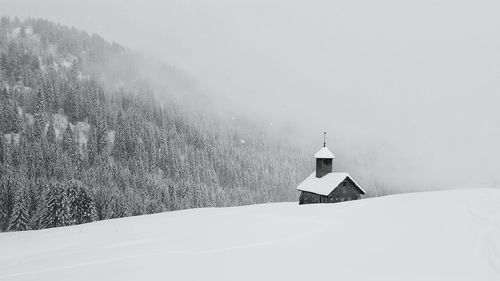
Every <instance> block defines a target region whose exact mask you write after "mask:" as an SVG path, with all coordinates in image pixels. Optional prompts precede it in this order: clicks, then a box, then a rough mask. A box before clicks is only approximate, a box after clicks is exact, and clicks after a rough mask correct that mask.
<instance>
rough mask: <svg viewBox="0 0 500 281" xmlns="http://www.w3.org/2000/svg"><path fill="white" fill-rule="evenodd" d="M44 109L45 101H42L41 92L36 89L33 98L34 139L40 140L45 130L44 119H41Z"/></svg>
mask: <svg viewBox="0 0 500 281" xmlns="http://www.w3.org/2000/svg"><path fill="white" fill-rule="evenodd" d="M44 110H45V103H44V101H43V94H42V92H41V91H38V92H37V94H36V98H35V109H34V119H35V124H34V128H33V129H34V138H35V140H38V141H39V140H40V139H41V138H42V136H43V132H44V130H45V121H44V120H43V116H42V114H43V112H44Z"/></svg>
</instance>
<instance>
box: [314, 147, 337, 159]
mask: <svg viewBox="0 0 500 281" xmlns="http://www.w3.org/2000/svg"><path fill="white" fill-rule="evenodd" d="M314 158H326V159H333V158H335V155H333V153H332V152H331V151H330V150H329V149H328V147H326V146H323V147H322V148H321V149H320V150H319V151H318V152H316V154H314Z"/></svg>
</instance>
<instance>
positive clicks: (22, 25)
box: [0, 17, 312, 231]
mask: <svg viewBox="0 0 500 281" xmlns="http://www.w3.org/2000/svg"><path fill="white" fill-rule="evenodd" d="M138 60H140V57H138V55H137V54H135V53H134V52H132V51H130V50H128V49H126V48H124V47H122V46H120V45H118V44H116V43H110V42H107V41H106V40H104V39H103V38H101V37H99V36H98V35H89V34H87V33H86V32H82V31H79V30H76V29H74V28H69V27H65V26H61V25H59V24H55V23H52V22H49V21H46V20H39V19H27V20H24V21H20V20H18V19H10V18H7V17H4V18H2V19H1V21H0V114H1V115H0V231H21V230H29V229H42V228H51V227H58V226H66V225H72V224H81V223H86V222H91V221H95V220H105V219H111V218H119V217H127V216H136V215H142V214H151V213H158V212H165V211H173V210H179V209H187V208H200V207H221V206H236V205H245V204H254V203H265V202H278V201H292V200H296V199H297V192H296V190H295V187H296V184H297V182H299V181H300V180H301V179H302V178H304V177H305V176H306V174H307V173H308V172H309V171H310V170H311V167H312V166H311V165H312V163H311V162H312V161H310V159H309V157H307V155H304V153H303V152H302V151H300V150H298V149H297V148H295V147H294V146H293V145H291V144H289V143H287V142H283V141H279V140H278V139H277V138H273V137H269V136H267V133H266V132H265V131H264V130H261V129H259V128H258V126H254V125H252V124H250V123H248V122H247V123H245V122H242V123H239V124H238V125H235V124H233V123H231V120H229V121H228V120H225V119H224V118H221V117H220V116H217V115H216V114H211V113H210V110H203V109H202V106H199V105H197V106H194V105H193V106H189V103H186V102H185V100H186V98H184V101H183V100H182V99H179V98H176V94H175V93H172V94H171V95H170V94H169V93H166V94H165V93H158V91H161V89H157V88H155V87H153V86H151V83H154V81H148V80H146V79H142V78H141V79H138V78H137V77H142V76H141V73H140V69H141V68H139V67H137V65H136V64H135V63H136V62H137V61H138ZM111 62H112V63H113V64H118V65H120V66H121V68H120V69H121V71H110V70H109V68H107V65H108V64H109V63H111ZM165 75H169V73H168V72H167V73H166V74H165ZM157 76H160V74H158V75H157ZM152 79H154V78H152ZM172 79H176V78H172ZM174 92H175V91H174ZM158 94H162V95H161V98H159V95H158ZM187 99H193V100H196V99H197V97H196V96H194V95H193V96H190V97H188V98H187ZM304 173H306V174H304Z"/></svg>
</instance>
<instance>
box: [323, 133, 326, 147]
mask: <svg viewBox="0 0 500 281" xmlns="http://www.w3.org/2000/svg"><path fill="white" fill-rule="evenodd" d="M323 147H326V132H323Z"/></svg>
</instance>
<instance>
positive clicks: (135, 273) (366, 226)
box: [0, 189, 500, 281]
mask: <svg viewBox="0 0 500 281" xmlns="http://www.w3.org/2000/svg"><path fill="white" fill-rule="evenodd" d="M0 280H398V281H399V280H453V281H456V280H500V190H496V189H475V190H455V191H446V192H429V193H416V194H405V195H394V196H388V197H382V198H374V199H366V200H360V201H355V202H344V203H338V204H323V205H302V206H299V205H297V204H296V203H276V204H265V205H254V206H246V207H234V208H211V209H195V210H186V211H177V212H170V213H163V214H155V215H146V216H139V217H129V218H123V219H115V220H107V221H101V222H95V223H90V224H86V225H77V226H71V227H63V228H56V229H47V230H38V231H27V232H18V233H1V234H0Z"/></svg>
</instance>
